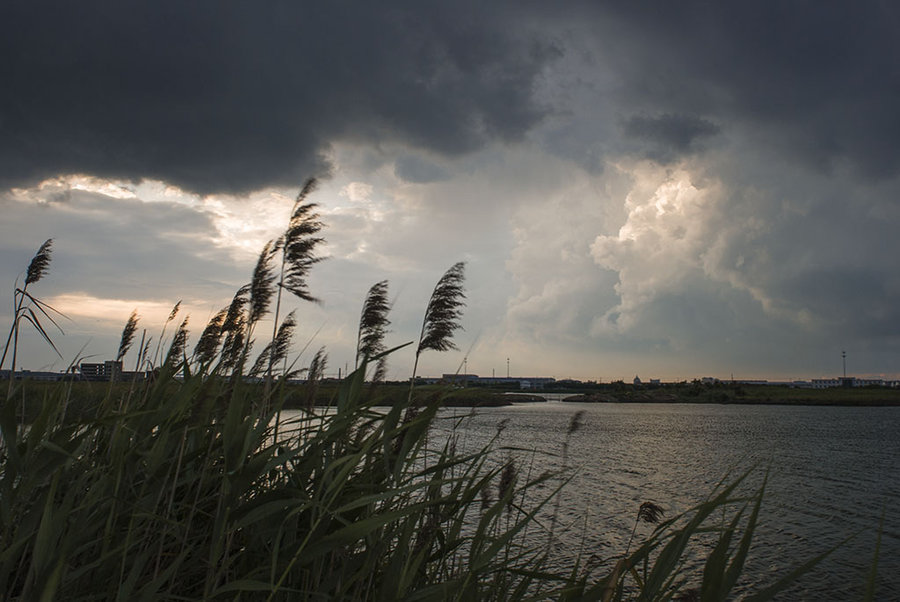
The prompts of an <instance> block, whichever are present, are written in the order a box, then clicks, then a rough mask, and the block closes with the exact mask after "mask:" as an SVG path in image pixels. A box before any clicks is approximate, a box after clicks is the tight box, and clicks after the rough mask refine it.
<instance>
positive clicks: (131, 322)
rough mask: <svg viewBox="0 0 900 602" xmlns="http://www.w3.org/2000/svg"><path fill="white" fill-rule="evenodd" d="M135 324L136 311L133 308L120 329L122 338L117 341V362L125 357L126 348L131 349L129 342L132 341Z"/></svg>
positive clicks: (135, 329) (136, 321) (136, 322)
mask: <svg viewBox="0 0 900 602" xmlns="http://www.w3.org/2000/svg"><path fill="white" fill-rule="evenodd" d="M137 324H138V313H137V310H136V309H135V310H134V311H132V312H131V315H130V316H128V321H127V322H125V328H123V329H122V338H121V340H120V341H119V352H118V353H116V361H117V362H121V361H122V359H123V358H124V357H125V354H127V353H128V350H129V349H131V344H132V343H133V342H134V335H135V333H136V332H137Z"/></svg>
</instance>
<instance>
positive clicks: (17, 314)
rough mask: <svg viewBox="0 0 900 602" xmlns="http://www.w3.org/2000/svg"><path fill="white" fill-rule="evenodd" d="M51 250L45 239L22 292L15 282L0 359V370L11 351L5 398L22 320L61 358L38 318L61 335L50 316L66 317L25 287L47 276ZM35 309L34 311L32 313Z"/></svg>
mask: <svg viewBox="0 0 900 602" xmlns="http://www.w3.org/2000/svg"><path fill="white" fill-rule="evenodd" d="M52 249H53V239H52V238H48V239H47V240H45V241H44V243H43V244H42V245H41V246H40V247H38V250H37V252H36V253H35V254H34V257H32V258H31V262H29V264H28V269H27V270H26V272H25V284H24V285H22V287H21V288H19V286H18V279H16V287H15V291H14V293H13V321H12V325H11V326H10V329H9V335H8V336H7V337H6V345H5V346H4V347H3V356H2V357H0V368H2V367H3V364H4V362H5V361H6V356H7V353H8V352H9V351H10V347H11V348H12V360H11V361H12V365H11V366H10V370H9V389H8V392H7V397H10V396H11V395H12V389H13V383H14V382H15V374H16V357H17V354H18V349H19V325H20V323H21V322H22V320H25V321H26V322H29V323H30V324H31V325H32V326H34V328H35V330H37V331H38V334H39V335H41V338H42V339H44V342H46V343H47V344H48V345H49V346H50V347H51V348H52V349H53V351H55V352H56V355H58V356H59V357H62V355H61V354H60V353H59V350H58V349H57V348H56V345H55V344H54V343H53V340H52V339H51V338H50V335H49V334H48V333H47V330H46V329H45V328H44V326H43V324H42V323H41V316H43V317H44V318H45V319H46V320H47V321H49V322H50V323H51V324H53V325H54V326H56V328H57V329H59V331H60V332H61V333H62V332H63V330H62V328H60V326H59V324H57V323H56V321H55V320H54V319H53V316H51V315H50V313H51V312H52V313H54V314H56V315H57V316H63V317H65V316H64V315H63V314H62V313H61V312H59V311H58V310H56V309H54V308H53V307H51V306H50V305H48V304H47V303H44V302H43V301H41V300H40V299H38V298H37V297H34V296H33V295H32V294H31V293H29V292H28V286H29V285H31V284H34V283H35V282H38V281H39V280H40V279H41V278H43V277H44V275H45V274H46V273H47V270H48V269H49V267H50V255H51V253H52ZM35 309H36V310H37V311H35ZM63 334H65V333H63Z"/></svg>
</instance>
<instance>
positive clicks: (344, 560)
mask: <svg viewBox="0 0 900 602" xmlns="http://www.w3.org/2000/svg"><path fill="white" fill-rule="evenodd" d="M313 188H314V181H312V180H310V181H309V182H307V185H306V186H304V188H303V190H301V193H300V194H299V195H298V197H297V201H296V203H295V206H294V210H293V211H292V217H291V222H290V225H289V227H288V229H287V230H286V231H285V233H284V234H283V235H282V236H281V237H279V238H278V239H277V240H275V241H272V242H271V243H270V244H267V245H266V246H265V248H264V250H263V252H262V253H261V255H260V256H259V260H258V262H257V265H256V268H255V269H254V275H253V279H252V282H251V283H250V284H248V285H246V286H244V287H241V288H240V289H239V290H238V291H237V293H236V294H235V296H234V298H233V300H232V302H231V304H230V305H229V306H227V307H225V308H223V309H222V310H221V311H220V312H219V313H217V314H216V316H215V317H214V318H213V319H211V320H210V322H209V323H208V324H207V326H206V328H205V329H204V330H203V331H202V334H201V336H200V337H199V339H198V341H197V344H196V346H195V348H194V350H193V353H189V352H188V350H187V340H188V333H187V330H186V324H187V320H186V319H182V320H181V321H180V324H181V325H180V326H178V327H177V328H176V329H175V331H174V333H172V334H171V335H170V336H171V339H170V342H169V343H168V344H167V345H166V346H165V348H167V349H168V351H166V350H165V348H164V347H163V346H162V345H161V344H160V343H161V342H162V341H163V340H164V338H165V333H166V327H167V326H168V325H169V323H170V322H173V320H175V318H176V316H177V314H178V311H179V307H180V303H179V304H176V305H175V308H174V309H173V311H172V313H171V314H170V315H169V318H168V320H167V322H166V325H165V326H164V327H163V329H162V331H161V333H160V335H159V337H158V339H157V340H156V342H155V343H154V345H155V347H156V351H155V352H152V353H151V350H152V348H153V347H152V346H151V341H152V337H150V336H149V335H148V334H147V332H146V331H144V333H143V334H142V336H141V339H140V341H141V342H140V346H139V347H138V349H137V355H138V357H137V361H136V362H135V365H137V366H139V367H141V369H144V368H148V369H150V370H152V372H153V375H154V378H153V379H152V380H150V381H147V382H116V383H74V382H62V383H56V384H47V383H33V382H20V381H15V380H13V379H12V378H11V379H10V380H9V382H8V386H6V387H0V395H3V393H4V392H5V395H3V397H0V435H2V437H0V599H3V600H23V601H30V600H122V601H125V600H128V601H130V600H214V599H215V600H218V599H222V600H225V599H227V600H336V599H338V600H340V599H344V600H465V601H468V600H524V599H560V600H604V601H606V600H623V599H632V598H633V599H639V600H673V599H703V600H719V599H725V598H727V597H728V596H729V594H730V592H731V591H732V589H733V587H734V585H735V583H736V582H737V578H738V576H739V575H740V574H741V571H742V570H743V566H744V561H745V559H746V557H747V553H748V551H749V549H750V542H751V540H752V537H753V533H754V530H755V527H756V521H757V517H758V514H759V510H760V505H761V502H762V499H763V493H764V485H763V486H760V487H759V488H758V489H756V490H753V489H750V490H749V492H748V489H747V487H746V486H744V485H743V483H744V481H745V480H746V478H747V475H746V474H745V475H743V476H741V477H738V478H736V479H734V480H732V481H731V482H729V483H727V484H725V483H723V484H722V485H720V486H719V487H718V488H716V490H715V491H714V492H713V493H712V494H711V495H710V497H709V499H708V500H707V501H706V502H704V503H703V504H700V505H699V506H697V507H696V508H694V509H692V510H691V511H689V512H687V513H685V514H683V515H680V516H676V517H672V518H670V519H669V520H667V521H664V522H662V523H660V524H658V525H657V526H656V528H655V530H654V531H653V532H652V534H650V535H649V536H648V537H647V538H646V539H645V540H644V541H643V542H642V543H640V544H639V545H637V547H636V549H635V550H634V551H632V550H631V549H630V545H629V548H628V549H626V550H622V551H621V553H620V554H619V555H617V556H615V557H612V558H607V559H603V561H602V562H600V563H599V564H598V563H595V562H593V559H582V558H581V557H579V558H578V559H577V560H576V561H575V562H574V564H573V566H571V567H570V568H569V570H567V571H565V572H563V573H559V572H555V571H553V570H550V569H549V568H548V567H549V566H551V562H550V561H551V560H552V558H551V554H552V549H553V543H554V537H555V536H556V535H557V534H556V532H555V530H554V529H555V525H556V523H557V520H556V519H557V514H558V512H559V508H560V501H561V498H560V496H561V495H563V494H562V493H561V487H562V483H565V481H566V479H568V478H570V477H571V475H570V474H568V473H565V472H564V473H563V474H547V473H542V474H539V475H532V474H531V473H530V471H524V472H520V471H519V470H517V468H516V466H515V463H514V462H511V461H509V460H508V459H504V458H509V457H510V456H509V453H510V450H502V449H498V448H497V447H496V445H495V442H493V441H492V442H489V443H488V444H486V445H485V446H484V447H483V448H481V449H477V450H475V451H472V452H469V451H459V450H457V448H456V445H455V441H456V437H455V433H451V435H450V436H449V437H443V438H441V437H438V436H437V435H436V434H435V433H437V432H438V430H437V429H432V426H433V425H434V421H435V418H436V416H437V412H438V410H439V408H440V407H441V406H442V405H444V404H455V405H480V404H493V403H502V402H505V399H504V398H503V397H502V396H498V394H497V393H496V392H491V391H484V390H474V389H464V390H445V389H441V388H434V387H413V386H412V385H407V384H402V385H399V386H398V385H394V386H384V387H376V386H374V385H373V384H372V382H370V381H368V380H367V373H369V374H370V375H371V374H377V373H378V372H379V371H380V368H383V365H382V364H381V360H383V359H385V357H386V356H387V355H389V354H390V353H391V352H390V351H383V350H384V345H383V341H382V339H381V336H382V335H383V334H384V330H385V328H386V326H387V324H389V321H388V320H387V314H386V312H387V310H388V309H389V306H390V304H389V303H387V302H376V301H378V299H382V300H386V299H388V298H389V297H388V296H387V283H379V284H378V285H376V286H378V287H379V289H378V290H377V291H376V292H378V293H379V295H373V294H372V291H370V295H369V296H368V297H367V303H366V304H365V305H364V309H363V312H362V317H361V320H360V335H361V336H360V337H359V341H360V346H359V347H358V351H359V352H360V353H359V354H358V355H359V368H358V369H357V370H355V371H354V372H352V373H350V374H349V375H348V376H347V377H346V378H344V379H343V381H341V382H340V383H339V384H335V385H329V384H328V383H325V382H323V381H322V379H321V375H322V373H323V371H324V367H325V364H326V363H327V357H326V355H325V352H324V350H320V351H319V352H318V353H316V354H315V357H314V359H313V361H312V362H311V364H310V368H309V369H308V371H307V372H306V376H307V380H306V383H305V384H304V385H299V386H298V385H291V384H289V381H288V377H289V376H290V375H291V374H294V375H296V371H295V369H294V366H293V364H289V361H290V359H289V358H288V357H287V351H288V349H289V348H290V336H291V332H292V330H293V327H294V325H295V324H296V322H295V321H294V317H293V312H291V313H289V314H288V316H287V317H285V318H284V320H283V321H281V323H280V324H279V320H278V315H279V308H280V306H281V302H282V300H281V292H282V289H283V290H287V291H289V292H291V293H292V294H293V295H294V296H295V297H297V298H298V299H301V300H307V301H309V300H313V299H314V298H313V297H312V296H311V295H310V292H309V291H308V289H307V288H306V282H305V278H306V275H307V273H308V271H309V269H310V268H311V266H313V265H314V264H315V263H317V262H318V261H319V258H318V257H316V256H315V255H314V249H315V247H316V246H317V245H318V244H319V243H321V242H322V240H323V239H321V238H319V237H318V236H317V234H318V232H319V230H320V229H321V227H322V224H320V223H319V222H318V219H317V218H318V216H317V215H316V214H315V211H314V208H315V205H312V204H308V203H306V201H305V199H306V195H307V194H309V193H310V192H311V191H312V190H313ZM49 249H50V241H48V242H47V243H45V244H44V245H42V246H41V248H40V249H39V251H38V254H37V255H35V258H34V259H33V260H32V263H31V265H30V266H29V269H28V271H27V276H26V280H25V285H24V286H23V288H21V289H18V288H17V289H16V294H15V297H14V310H15V311H14V318H13V324H12V327H11V329H10V334H9V335H8V342H7V345H6V348H5V349H4V359H5V357H6V356H7V352H10V353H9V357H10V361H11V368H12V370H13V371H14V370H15V368H16V361H17V360H16V346H17V344H18V341H19V336H20V328H19V327H20V325H25V324H30V325H31V326H33V327H35V328H36V329H37V331H38V333H39V334H40V335H41V336H42V337H43V338H44V339H45V340H46V342H48V343H49V344H50V345H51V346H52V344H53V343H52V341H51V340H50V338H49V335H48V333H47V331H46V329H44V328H43V327H42V326H41V325H40V322H41V320H42V319H43V320H44V321H47V320H51V323H52V318H51V313H52V308H49V306H46V305H42V302H41V301H40V300H39V299H36V298H35V297H33V296H32V295H31V293H30V292H27V291H26V290H25V289H27V287H28V285H29V284H34V283H37V282H38V281H39V280H40V279H41V277H43V275H44V274H45V273H46V271H47V267H48V265H49V258H50V253H49ZM279 266H280V267H279ZM463 267H464V266H463V264H461V263H459V264H455V265H454V266H453V267H452V268H451V269H450V270H449V271H448V272H447V273H446V274H445V275H444V276H443V277H442V278H441V279H440V280H439V281H438V285H437V286H436V287H435V291H434V293H433V294H432V297H431V299H430V301H429V303H428V308H427V310H426V312H425V319H424V321H423V327H422V334H421V336H420V339H419V343H418V346H417V347H416V360H418V357H419V354H421V353H422V352H424V351H428V350H430V351H442V350H446V349H451V348H453V343H452V340H451V336H452V334H453V332H454V331H455V330H457V329H458V328H459V327H460V325H459V322H458V320H459V318H460V316H461V308H462V306H463V303H462V299H464V294H463V289H462V283H463ZM276 289H277V290H276ZM26 293H27V294H26ZM273 300H274V301H275V308H276V309H275V312H274V313H275V320H274V322H275V325H276V326H275V328H274V329H273V336H272V339H271V340H270V342H269V343H268V344H267V345H265V347H264V348H263V350H262V352H261V353H260V354H259V355H258V356H257V360H256V361H255V362H251V359H252V358H251V349H252V347H253V343H254V332H255V327H256V326H257V325H258V323H259V320H260V318H261V317H262V316H263V315H265V314H266V313H268V312H269V307H270V305H271V303H272V301H273ZM42 308H43V309H42ZM41 312H43V313H41ZM39 314H40V315H39ZM41 316H44V317H43V318H41ZM175 323H176V324H177V323H178V322H175ZM136 332H137V317H136V314H132V318H130V319H129V322H128V325H127V326H126V329H125V332H123V337H122V342H121V343H120V346H119V352H118V354H117V356H118V357H119V358H122V357H124V356H125V355H126V353H127V352H128V349H129V348H130V346H131V343H132V341H133V340H134V337H135V335H136ZM363 335H365V336H363ZM363 343H365V345H363ZM410 344H411V343H410ZM394 351H396V349H395V350H394ZM163 358H165V359H163ZM2 363H3V362H2V361H0V366H2ZM250 366H253V367H250ZM373 366H374V367H373ZM279 367H280V368H281V369H280V370H279V369H278V368H279ZM248 374H251V375H254V376H256V377H262V376H263V375H264V376H265V378H264V379H263V382H262V383H249V382H247V379H246V378H245V376H246V375H248ZM414 376H415V367H414V368H413V377H414ZM376 380H377V379H376ZM411 380H413V382H414V378H413V379H411ZM323 403H325V404H328V405H330V406H332V407H331V409H328V410H325V409H323V408H321V407H319V404H323ZM282 408H294V409H297V410H299V412H297V411H295V412H291V413H290V414H291V415H293V416H297V417H296V418H292V419H291V420H290V421H286V420H283V419H282V417H281V409H282ZM286 415H287V414H286ZM578 416H579V415H578V414H576V416H575V419H573V421H572V425H571V427H570V429H569V431H568V433H567V434H565V435H563V437H564V440H563V441H561V442H560V443H561V445H562V458H563V465H565V463H566V462H565V461H566V458H567V455H566V454H567V449H568V444H569V440H570V438H572V437H575V436H578V433H577V426H578V420H577V418H578ZM458 426H459V425H457V427H458ZM548 516H549V518H548ZM645 518H646V517H645ZM636 520H641V515H640V514H639V515H638V519H636ZM710 542H712V546H711V548H709V549H711V550H712V552H710V553H709V554H708V558H707V561H706V563H705V566H704V569H703V573H702V581H700V580H697V579H694V580H689V578H688V571H686V569H685V562H686V560H685V559H686V558H688V557H689V556H690V555H691V554H692V552H691V550H694V549H697V548H696V546H697V545H699V546H700V548H699V549H704V546H710ZM588 560H590V562H588ZM815 561H816V560H815V559H814V560H813V561H811V562H809V563H806V564H804V565H801V566H800V567H799V568H798V569H797V570H795V571H794V572H793V573H791V574H789V575H788V576H787V577H786V578H785V579H784V580H781V581H777V582H776V583H774V584H772V585H770V586H768V587H763V588H761V589H760V590H759V592H758V596H757V597H756V598H754V599H760V600H762V599H768V598H770V597H771V596H772V595H774V594H775V593H777V592H778V591H779V590H780V589H781V588H782V587H783V586H784V584H785V583H788V582H790V581H791V580H793V579H795V578H796V577H797V576H799V575H800V574H802V573H803V572H805V571H806V570H808V569H809V568H810V567H811V566H813V565H814V564H815ZM873 575H874V573H873ZM692 596H693V597H692Z"/></svg>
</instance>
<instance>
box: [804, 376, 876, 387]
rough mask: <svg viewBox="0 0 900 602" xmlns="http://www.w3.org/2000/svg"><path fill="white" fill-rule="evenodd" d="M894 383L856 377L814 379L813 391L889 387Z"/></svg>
mask: <svg viewBox="0 0 900 602" xmlns="http://www.w3.org/2000/svg"><path fill="white" fill-rule="evenodd" d="M889 386H893V383H892V382H886V381H885V380H884V379H882V378H857V377H855V376H838V377H835V378H814V379H812V388H813V389H829V388H831V387H847V388H852V387H889Z"/></svg>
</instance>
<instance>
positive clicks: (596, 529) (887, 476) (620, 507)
mask: <svg viewBox="0 0 900 602" xmlns="http://www.w3.org/2000/svg"><path fill="white" fill-rule="evenodd" d="M579 410H583V411H584V412H585V414H584V417H583V424H582V425H581V427H580V428H579V429H578V430H577V431H576V432H575V433H574V434H573V435H572V436H571V437H570V439H569V445H568V448H567V449H566V450H565V453H566V457H565V459H564V458H563V452H564V450H563V443H564V442H565V441H566V432H567V430H568V428H569V424H570V420H571V418H572V416H573V415H574V414H575V413H576V412H577V411H579ZM453 415H456V416H461V415H468V412H467V411H466V410H462V409H447V410H444V414H443V416H445V417H446V416H453ZM501 423H503V424H505V427H504V429H503V432H502V434H501V435H500V443H501V445H506V446H513V447H517V448H523V449H525V450H535V453H529V452H527V451H525V452H523V451H519V452H515V455H516V456H517V457H518V458H519V460H518V461H519V464H520V471H522V472H523V473H525V472H527V471H528V470H531V471H532V472H533V474H537V473H538V472H540V471H542V470H544V469H545V468H559V467H561V466H563V464H564V463H565V464H567V465H568V466H575V467H577V468H578V471H577V474H576V476H575V478H574V479H573V480H572V482H571V483H570V484H569V485H568V486H567V488H566V489H565V492H564V495H563V496H562V497H561V502H560V511H559V516H560V518H561V520H560V524H561V525H562V524H566V525H569V526H570V527H571V528H570V529H569V530H568V531H567V532H566V533H565V534H564V535H563V541H562V542H561V545H559V546H558V547H559V561H560V563H561V564H564V563H565V562H567V561H568V560H569V557H570V556H571V555H572V554H574V553H575V551H577V550H578V549H581V548H582V545H583V549H584V551H585V555H586V556H593V557H594V558H597V559H600V560H603V559H606V560H609V559H611V558H615V557H616V555H617V554H621V553H622V552H623V550H624V548H625V545H626V544H627V540H628V536H629V535H630V533H631V529H632V527H633V526H634V516H635V514H636V512H637V509H638V507H639V506H640V504H641V503H642V502H643V501H646V500H652V501H654V502H656V503H658V504H660V505H662V506H664V507H665V508H666V509H667V511H668V513H667V516H672V515H673V514H674V513H678V512H681V511H684V510H687V509H689V508H690V507H692V506H693V505H695V504H696V503H698V502H701V501H703V499H705V498H706V496H707V495H708V494H709V493H710V492H711V491H712V490H713V489H714V488H715V486H716V485H717V484H718V483H719V482H720V481H721V480H722V479H723V477H725V476H726V475H728V474H735V475H736V474H740V473H743V472H745V471H746V470H748V469H750V468H752V467H754V466H756V467H758V468H757V469H756V470H755V471H754V472H753V473H752V474H751V476H750V477H749V480H750V481H751V483H750V484H751V485H753V486H758V485H759V484H760V483H761V481H762V477H763V474H764V473H765V471H766V469H768V471H769V479H768V484H767V487H766V495H765V501H764V504H763V509H762V515H761V524H760V525H759V528H758V530H757V533H756V536H755V538H754V548H753V551H752V553H751V558H750V561H748V566H747V570H746V572H745V582H744V583H743V584H742V587H741V589H740V591H746V590H747V588H751V589H752V588H753V587H755V586H759V585H760V584H767V583H771V582H773V581H774V580H775V579H776V578H777V577H778V576H780V575H782V574H785V573H786V572H788V571H789V570H790V569H791V568H793V567H795V566H797V565H799V564H801V563H802V562H803V561H805V560H807V559H809V558H811V557H813V556H815V555H817V554H819V553H821V552H823V551H825V550H827V549H829V548H831V547H833V546H835V545H838V544H841V542H843V541H844V540H845V539H846V538H848V537H852V539H851V540H850V541H848V542H846V543H843V544H841V545H840V547H839V549H838V550H836V551H835V552H834V553H832V554H831V556H829V557H828V558H827V559H825V560H824V561H822V563H821V564H820V565H819V566H818V567H817V568H816V569H815V570H814V571H813V572H812V573H809V574H808V575H807V576H805V577H804V578H803V580H802V581H801V582H799V583H798V585H797V586H796V587H794V588H793V589H791V590H790V591H789V592H788V593H787V594H785V595H783V596H782V598H783V599H791V600H797V599H800V600H803V599H808V600H820V599H823V598H828V599H859V598H861V596H862V593H863V591H864V583H865V578H866V572H867V571H868V569H869V567H870V566H871V560H872V555H873V553H874V551H875V540H876V535H877V530H878V524H879V519H880V517H881V515H882V512H883V511H884V513H885V522H884V530H883V534H882V538H883V539H882V547H881V559H880V562H879V579H878V592H877V593H878V595H877V599H882V600H887V599H900V508H898V505H897V501H898V500H900V463H898V461H900V408H848V407H815V406H772V405H766V406H748V405H708V404H623V403H604V404H581V403H560V402H548V403H523V404H516V405H514V406H511V407H505V408H485V409H479V410H478V411H477V413H476V414H474V415H471V416H469V417H467V418H466V419H465V420H464V421H463V422H462V429H461V430H459V436H460V442H461V444H462V445H466V446H475V445H481V444H482V443H483V442H485V441H487V440H488V439H489V438H490V437H491V436H493V435H494V434H495V433H496V432H497V427H498V425H499V424H501ZM505 453H507V452H500V455H503V454H505ZM648 530H649V529H648V527H647V526H644V525H642V526H641V527H639V531H638V532H639V534H640V533H641V532H642V531H643V533H647V532H648ZM582 542H583V543H582ZM698 571H699V569H698ZM699 577H700V575H699V573H698V574H697V578H698V579H699Z"/></svg>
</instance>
